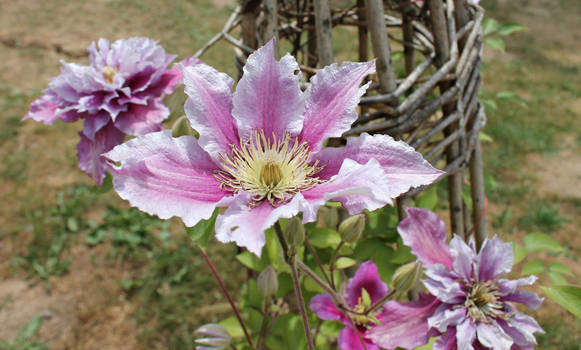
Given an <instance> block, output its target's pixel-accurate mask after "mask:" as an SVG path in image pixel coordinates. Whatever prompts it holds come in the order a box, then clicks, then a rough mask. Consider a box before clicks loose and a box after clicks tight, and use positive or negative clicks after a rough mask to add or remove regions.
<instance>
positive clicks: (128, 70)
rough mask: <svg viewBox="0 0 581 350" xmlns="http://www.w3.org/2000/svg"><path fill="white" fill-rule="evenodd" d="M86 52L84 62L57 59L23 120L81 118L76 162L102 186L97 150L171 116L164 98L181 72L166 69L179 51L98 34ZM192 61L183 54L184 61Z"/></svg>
mask: <svg viewBox="0 0 581 350" xmlns="http://www.w3.org/2000/svg"><path fill="white" fill-rule="evenodd" d="M88 51H89V58H90V65H88V66H84V65H79V64H76V63H66V62H61V64H62V68H61V74H60V75H59V76H57V77H55V78H52V79H51V81H50V84H49V88H48V89H46V90H44V94H43V95H42V96H41V97H40V98H38V99H37V100H36V101H34V102H33V103H32V105H31V106H30V111H29V112H28V114H26V116H24V118H23V119H28V118H31V119H34V120H36V121H39V122H43V123H45V124H47V125H50V124H52V123H53V122H54V121H56V120H62V121H64V122H75V121H77V120H78V119H83V120H84V126H83V130H82V131H81V132H80V133H79V135H80V136H81V141H80V142H79V144H78V153H77V155H78V158H79V167H80V168H81V169H82V170H83V171H84V172H86V173H87V174H88V175H89V176H91V177H92V178H93V179H94V180H95V182H96V183H97V185H100V184H101V182H102V181H103V178H104V177H105V174H106V162H105V160H104V159H102V158H101V154H102V153H104V152H107V151H110V150H111V149H113V147H115V146H116V145H118V144H120V143H122V142H123V140H124V138H125V135H133V136H136V135H144V134H147V133H149V132H152V131H159V130H161V129H162V122H163V120H164V119H166V118H167V117H168V116H169V109H168V108H167V107H166V106H165V105H164V104H163V101H162V98H163V97H164V96H165V95H167V94H170V93H172V92H173V89H174V86H175V85H176V84H178V83H181V81H182V74H181V70H180V69H179V67H177V66H174V67H173V68H171V69H168V68H167V67H168V65H169V64H170V63H171V62H172V61H173V60H174V59H175V58H176V57H177V56H175V55H168V54H166V52H165V50H164V49H163V48H162V47H161V46H159V45H158V44H157V42H156V41H153V40H151V39H147V38H130V39H127V40H117V41H116V42H114V43H113V44H110V43H109V41H108V40H106V39H100V40H99V42H98V43H97V44H95V43H92V44H91V46H90V47H89V49H88ZM195 62H196V60H192V59H186V60H185V61H184V64H193V63H195Z"/></svg>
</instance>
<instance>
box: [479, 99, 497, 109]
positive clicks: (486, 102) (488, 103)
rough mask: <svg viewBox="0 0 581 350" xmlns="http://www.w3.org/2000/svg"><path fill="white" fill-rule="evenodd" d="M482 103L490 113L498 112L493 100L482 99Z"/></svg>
mask: <svg viewBox="0 0 581 350" xmlns="http://www.w3.org/2000/svg"><path fill="white" fill-rule="evenodd" d="M480 101H482V103H483V104H484V107H485V108H487V109H488V111H489V112H496V111H497V110H498V106H497V105H496V102H495V101H494V100H493V99H490V98H481V99H480Z"/></svg>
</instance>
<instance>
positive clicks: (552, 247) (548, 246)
mask: <svg viewBox="0 0 581 350" xmlns="http://www.w3.org/2000/svg"><path fill="white" fill-rule="evenodd" d="M523 241H524V245H525V248H527V250H528V251H529V252H531V253H536V252H540V251H543V250H544V251H547V252H551V253H559V252H562V251H563V247H562V246H561V245H560V244H559V242H557V241H556V240H555V239H554V238H553V237H551V236H549V235H547V234H544V233H539V232H535V233H529V234H528V235H526V236H525V238H524V240H523Z"/></svg>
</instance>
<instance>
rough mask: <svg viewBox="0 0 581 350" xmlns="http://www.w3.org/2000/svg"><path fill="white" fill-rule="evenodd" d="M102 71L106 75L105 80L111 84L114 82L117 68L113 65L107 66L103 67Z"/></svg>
mask: <svg viewBox="0 0 581 350" xmlns="http://www.w3.org/2000/svg"><path fill="white" fill-rule="evenodd" d="M101 73H103V77H105V80H106V81H107V82H108V83H109V84H113V78H114V77H115V74H117V71H116V70H115V68H113V67H111V66H105V67H103V68H102V69H101Z"/></svg>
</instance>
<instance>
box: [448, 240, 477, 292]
mask: <svg viewBox="0 0 581 350" xmlns="http://www.w3.org/2000/svg"><path fill="white" fill-rule="evenodd" d="M450 253H451V254H452V258H453V259H454V271H456V273H458V274H459V275H460V276H462V278H464V279H465V280H466V281H470V280H471V279H472V278H473V277H474V265H475V263H476V260H477V259H476V257H477V255H476V252H475V251H474V249H472V248H471V247H470V246H469V245H468V244H466V242H465V241H464V240H463V239H462V238H461V237H460V236H458V235H454V237H452V240H450Z"/></svg>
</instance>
